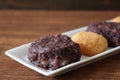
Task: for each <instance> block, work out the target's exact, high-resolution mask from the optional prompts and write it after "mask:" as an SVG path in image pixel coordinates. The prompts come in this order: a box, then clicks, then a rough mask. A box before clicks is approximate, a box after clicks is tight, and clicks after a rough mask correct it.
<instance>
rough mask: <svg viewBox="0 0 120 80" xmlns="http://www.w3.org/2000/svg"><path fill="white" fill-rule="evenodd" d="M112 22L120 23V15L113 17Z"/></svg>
mask: <svg viewBox="0 0 120 80" xmlns="http://www.w3.org/2000/svg"><path fill="white" fill-rule="evenodd" d="M112 22H116V23H120V16H118V17H115V18H113V19H112Z"/></svg>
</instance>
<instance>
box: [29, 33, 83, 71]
mask: <svg viewBox="0 0 120 80" xmlns="http://www.w3.org/2000/svg"><path fill="white" fill-rule="evenodd" d="M80 57H81V54H80V47H79V44H77V43H74V42H73V41H72V40H71V38H69V37H68V36H66V35H61V34H59V35H48V36H45V37H41V38H39V39H37V40H36V41H34V42H33V43H32V44H31V46H30V48H29V53H28V59H29V60H30V61H31V62H32V63H33V64H34V65H36V66H38V67H41V68H44V69H47V70H55V69H58V68H60V67H62V66H65V65H67V64H70V63H73V62H76V61H79V60H80Z"/></svg>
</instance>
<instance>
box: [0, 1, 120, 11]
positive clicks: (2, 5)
mask: <svg viewBox="0 0 120 80" xmlns="http://www.w3.org/2000/svg"><path fill="white" fill-rule="evenodd" d="M0 9H38V10H120V0H0Z"/></svg>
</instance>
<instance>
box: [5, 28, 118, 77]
mask: <svg viewBox="0 0 120 80" xmlns="http://www.w3.org/2000/svg"><path fill="white" fill-rule="evenodd" d="M85 29H86V27H83V28H78V29H75V30H71V31H68V32H65V33H63V34H66V35H68V36H72V35H73V34H75V33H77V32H79V31H85ZM30 44H31V43H28V44H24V45H22V46H19V47H16V48H13V49H10V50H8V51H6V52H5V53H6V55H7V56H9V57H11V58H12V59H14V60H16V61H17V62H19V63H21V64H23V65H25V66H27V67H29V68H31V69H33V70H35V71H37V72H38V73H41V74H43V75H45V76H52V77H53V76H58V75H60V74H63V73H65V72H68V71H71V70H74V69H76V68H79V67H82V66H85V65H87V64H90V63H92V62H95V61H97V60H100V59H102V58H105V57H108V56H110V55H113V54H115V53H118V52H119V51H120V46H118V47H115V48H108V49H107V50H106V51H104V52H102V53H100V54H97V55H95V56H92V57H87V56H82V57H81V60H80V61H78V62H75V63H72V64H69V65H66V66H64V67H61V68H59V69H57V70H54V71H50V70H44V69H42V68H39V67H37V66H35V65H33V64H31V62H30V61H29V60H28V59H27V53H28V48H29V46H30Z"/></svg>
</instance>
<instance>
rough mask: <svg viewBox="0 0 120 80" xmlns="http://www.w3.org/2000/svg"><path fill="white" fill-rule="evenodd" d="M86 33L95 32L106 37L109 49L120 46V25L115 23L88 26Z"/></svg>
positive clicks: (99, 23)
mask: <svg viewBox="0 0 120 80" xmlns="http://www.w3.org/2000/svg"><path fill="white" fill-rule="evenodd" d="M86 31H90V32H95V33H98V34H100V35H102V36H104V37H105V38H106V39H107V41H108V44H109V47H116V46H120V23H115V22H97V23H93V24H90V25H88V28H87V30H86Z"/></svg>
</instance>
